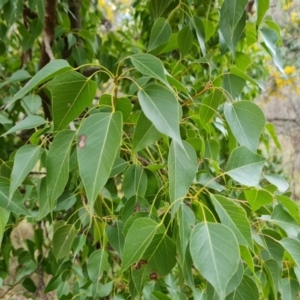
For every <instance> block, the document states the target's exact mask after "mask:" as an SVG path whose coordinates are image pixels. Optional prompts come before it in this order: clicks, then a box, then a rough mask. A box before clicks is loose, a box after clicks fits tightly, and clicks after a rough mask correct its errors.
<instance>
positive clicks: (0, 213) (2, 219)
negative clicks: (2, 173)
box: [0, 177, 10, 245]
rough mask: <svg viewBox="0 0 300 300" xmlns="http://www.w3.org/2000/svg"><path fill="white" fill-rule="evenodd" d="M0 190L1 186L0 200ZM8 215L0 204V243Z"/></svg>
mask: <svg viewBox="0 0 300 300" xmlns="http://www.w3.org/2000/svg"><path fill="white" fill-rule="evenodd" d="M0 183H1V177H0ZM1 190H2V188H1V187H0V201H2V200H1V198H2V197H3V196H2V195H1ZM9 215H10V212H9V211H8V210H7V209H5V208H3V207H1V206H0V245H1V243H2V238H3V233H4V231H5V227H6V224H7V221H8V218H9Z"/></svg>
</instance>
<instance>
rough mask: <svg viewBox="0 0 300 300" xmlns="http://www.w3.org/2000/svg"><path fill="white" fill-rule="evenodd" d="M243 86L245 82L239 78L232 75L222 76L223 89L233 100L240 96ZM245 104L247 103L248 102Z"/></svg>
mask: <svg viewBox="0 0 300 300" xmlns="http://www.w3.org/2000/svg"><path fill="white" fill-rule="evenodd" d="M245 85H246V80H245V79H243V78H241V77H240V76H236V75H234V74H225V75H224V76H223V88H224V89H225V91H227V92H228V94H229V95H231V97H232V98H233V99H235V98H237V97H238V96H239V95H240V94H241V92H242V90H243V88H244V86H245ZM246 102H247V103H249V101H246ZM238 103H239V102H238ZM250 103H251V102H250Z"/></svg>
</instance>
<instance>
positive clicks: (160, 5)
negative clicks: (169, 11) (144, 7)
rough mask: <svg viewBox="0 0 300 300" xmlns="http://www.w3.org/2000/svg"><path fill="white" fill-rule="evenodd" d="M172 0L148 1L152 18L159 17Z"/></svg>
mask: <svg viewBox="0 0 300 300" xmlns="http://www.w3.org/2000/svg"><path fill="white" fill-rule="evenodd" d="M172 1H173V0H165V1H161V0H151V1H150V8H151V10H150V11H151V12H152V14H153V15H154V18H155V19H156V18H158V17H160V16H161V15H162V14H163V13H164V11H165V10H166V8H167V7H168V6H169V5H170V4H171V3H172Z"/></svg>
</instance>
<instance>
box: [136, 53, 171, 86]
mask: <svg viewBox="0 0 300 300" xmlns="http://www.w3.org/2000/svg"><path fill="white" fill-rule="evenodd" d="M130 60H131V62H132V64H133V65H134V66H135V67H136V69H137V70H138V71H139V72H141V73H142V74H144V75H147V76H150V77H152V78H156V79H158V80H159V81H161V82H162V83H164V84H166V85H167V86H168V85H169V83H168V81H167V79H166V76H165V71H164V66H163V64H162V62H161V61H160V60H159V59H158V58H156V57H155V56H153V55H151V54H147V53H144V54H135V55H132V56H130Z"/></svg>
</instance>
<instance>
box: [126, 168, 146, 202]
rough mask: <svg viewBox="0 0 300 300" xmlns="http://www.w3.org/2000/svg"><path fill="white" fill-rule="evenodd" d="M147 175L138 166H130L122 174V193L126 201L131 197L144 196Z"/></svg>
mask: <svg viewBox="0 0 300 300" xmlns="http://www.w3.org/2000/svg"><path fill="white" fill-rule="evenodd" d="M147 182H148V180H147V175H146V173H145V172H144V170H143V169H142V167H141V166H139V165H131V166H130V167H129V168H128V169H127V170H126V172H125V174H124V180H123V191H124V195H125V197H126V198H127V199H130V198H131V197H132V196H145V193H146V190H147Z"/></svg>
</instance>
